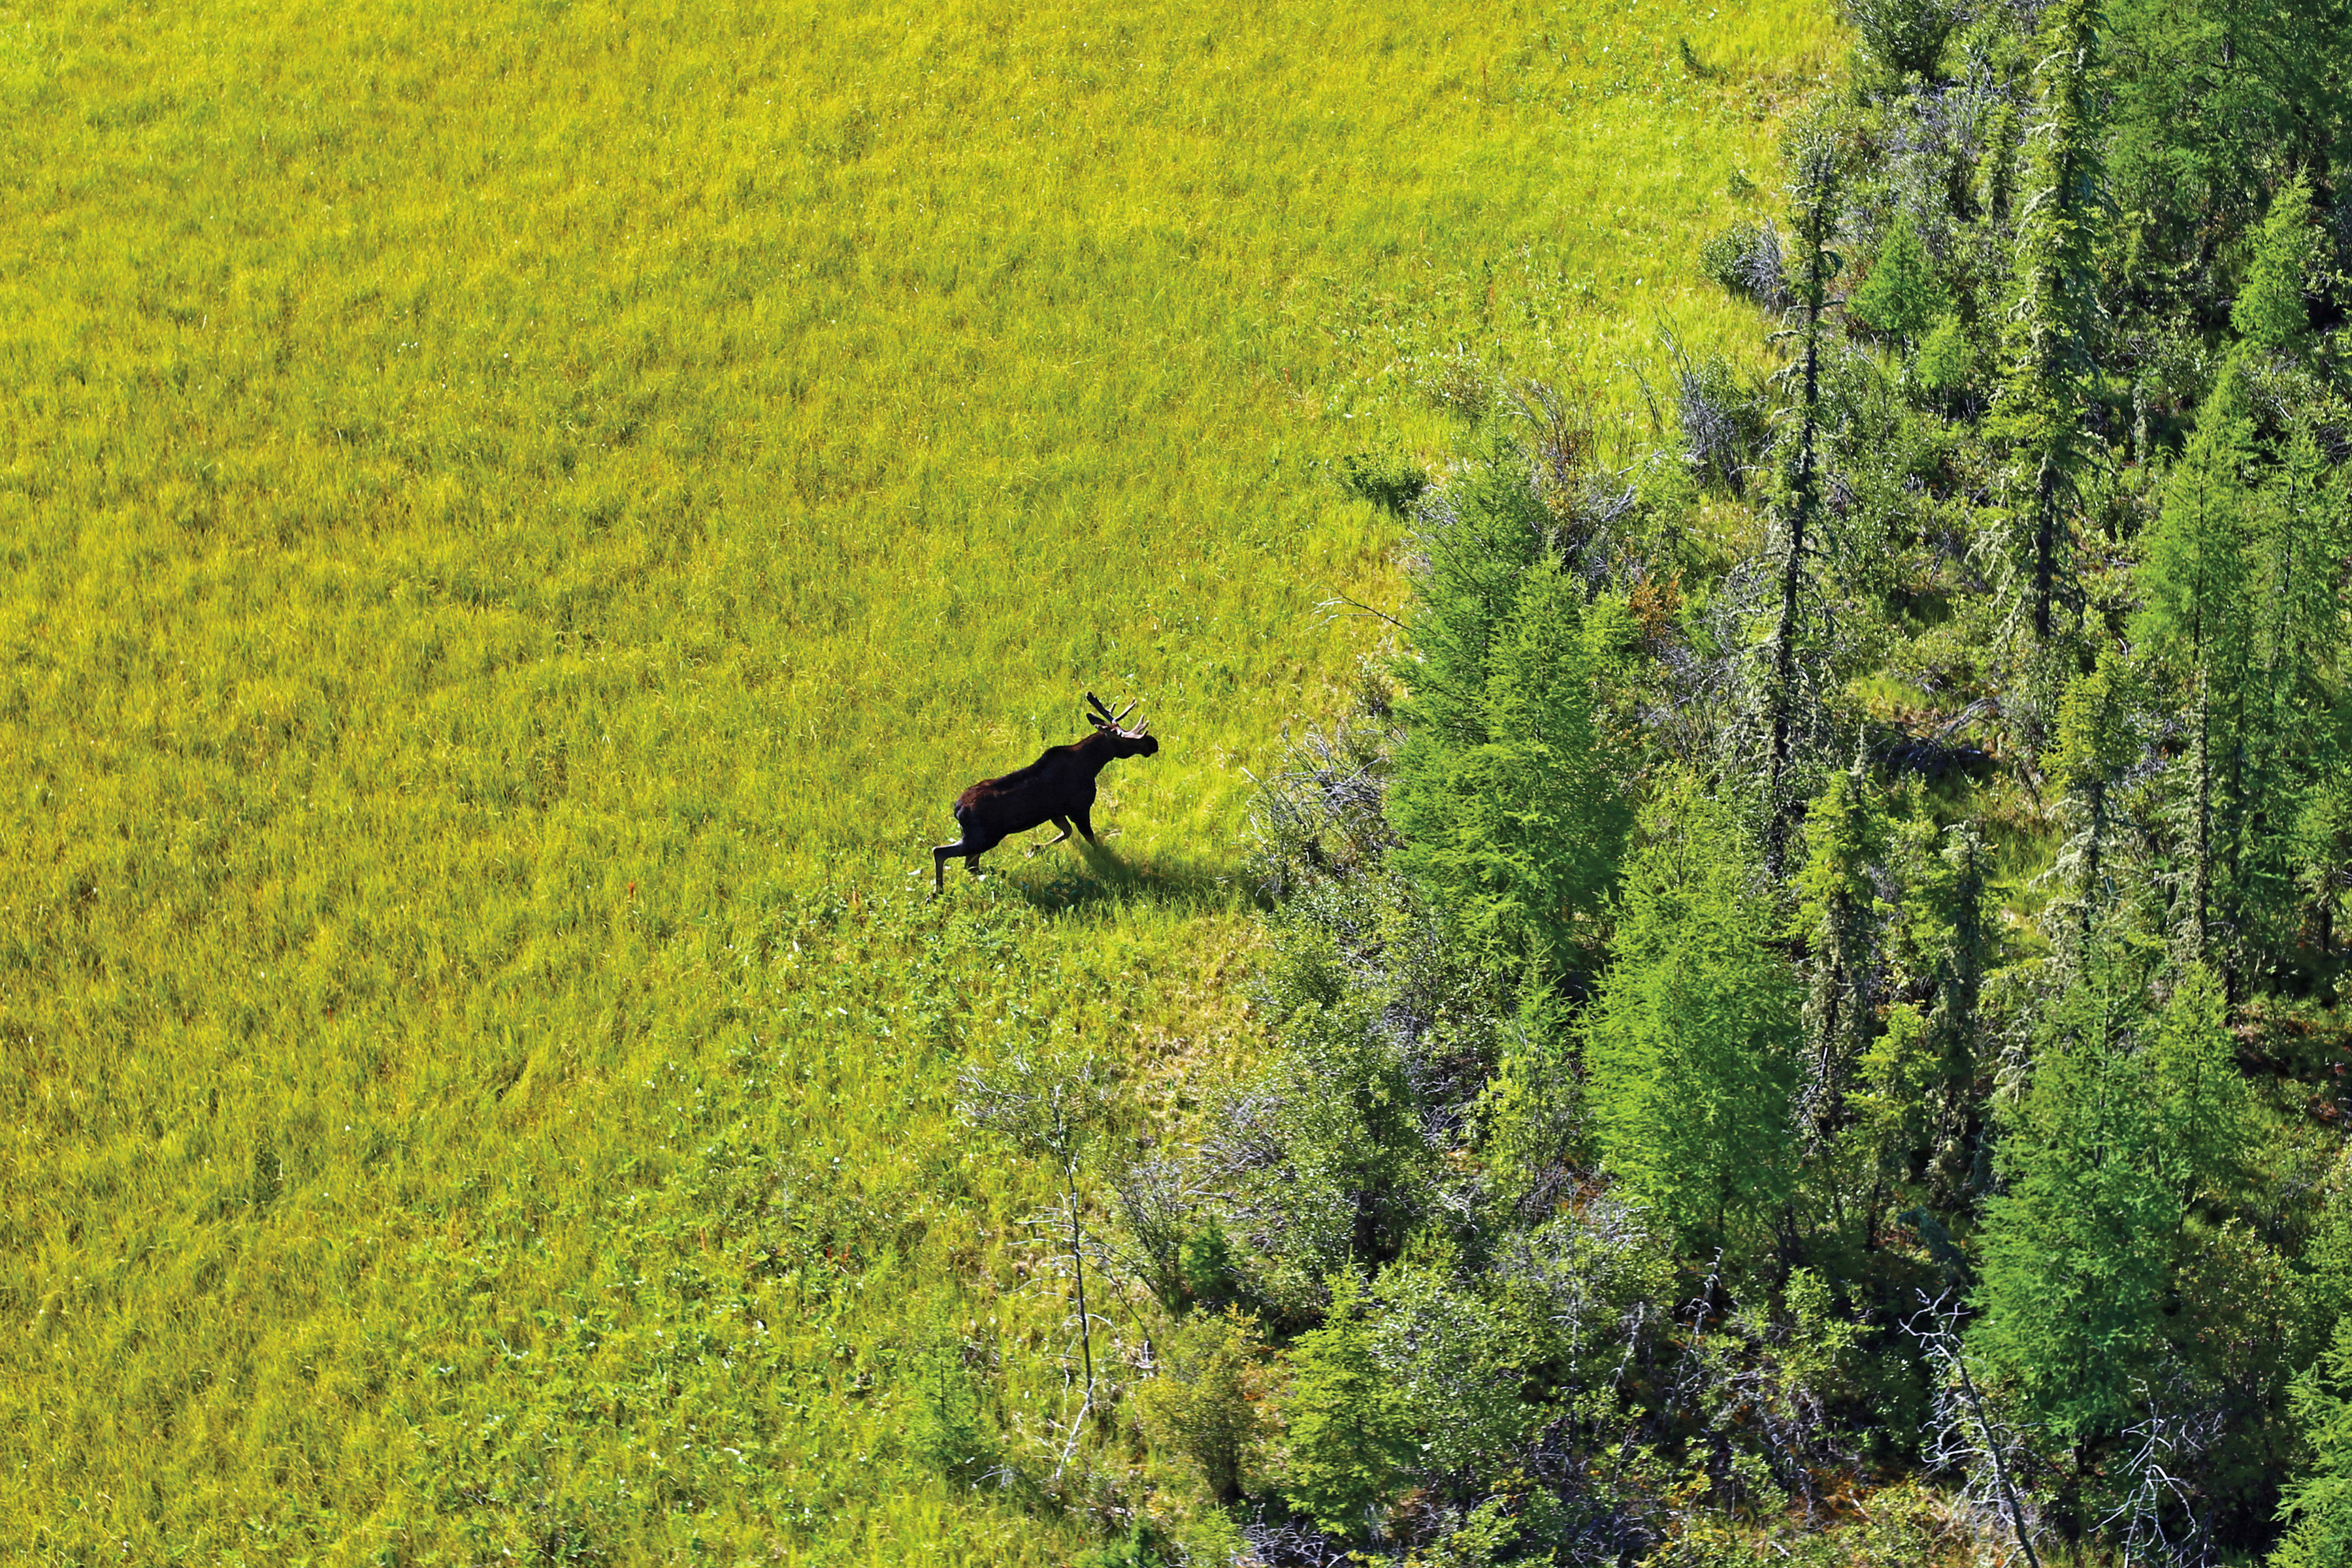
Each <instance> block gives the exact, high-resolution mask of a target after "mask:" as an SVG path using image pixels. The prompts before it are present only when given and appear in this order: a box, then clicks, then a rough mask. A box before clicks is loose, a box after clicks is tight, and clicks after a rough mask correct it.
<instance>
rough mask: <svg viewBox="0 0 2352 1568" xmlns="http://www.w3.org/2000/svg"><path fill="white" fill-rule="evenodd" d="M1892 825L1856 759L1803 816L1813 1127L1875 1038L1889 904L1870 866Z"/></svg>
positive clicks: (1816, 1130)
mask: <svg viewBox="0 0 2352 1568" xmlns="http://www.w3.org/2000/svg"><path fill="white" fill-rule="evenodd" d="M1889 833H1890V824H1889V823H1888V821H1887V818H1886V810H1885V805H1884V804H1883V803H1882V802H1881V801H1880V800H1879V798H1878V794H1877V791H1876V790H1875V789H1874V787H1873V785H1872V784H1871V782H1870V778H1869V776H1868V774H1867V773H1865V772H1864V769H1863V768H1862V767H1861V766H1860V765H1859V764H1857V765H1856V766H1854V767H1853V768H1849V769H1847V770H1845V771H1843V772H1841V773H1832V774H1831V775H1830V778H1829V782H1828V784H1826V785H1824V786H1823V788H1822V793H1821V794H1820V795H1818V796H1816V797H1815V798H1814V801H1813V805H1812V809H1811V811H1810V812H1809V813H1808V814H1807V816H1806V817H1805V860H1804V865H1803V866H1802V868H1800V870H1799V871H1798V873H1797V878H1796V893H1797V899H1798V906H1797V932H1798V934H1799V935H1800V937H1801V939H1802V940H1803V941H1804V942H1805V945H1806V948H1807V959H1806V964H1805V1004H1804V1029H1805V1050H1806V1068H1805V1091H1804V1092H1805V1101H1806V1118H1805V1119H1806V1121H1807V1124H1808V1128H1807V1130H1808V1131H1809V1132H1811V1134H1812V1135H1814V1136H1815V1137H1822V1136H1824V1135H1826V1134H1828V1133H1830V1132H1832V1131H1834V1129H1835V1128H1836V1126H1837V1125H1838V1124H1839V1122H1841V1121H1843V1105H1842V1101H1843V1096H1844V1092H1845V1082H1846V1079H1847V1076H1848V1074H1849V1073H1850V1072H1851V1071H1852V1070H1853V1065H1854V1063H1855V1061H1856V1060H1857V1059H1858V1058H1860V1057H1861V1055H1862V1053H1863V1051H1864V1049H1865V1048H1866V1047H1867V1046H1868V1044H1869V1041H1870V1037H1871V1033H1872V1027H1873V1021H1872V1018H1871V1005H1872V998H1871V991H1872V987H1873V983H1874V976H1875V973H1876V971H1877V968H1878V964H1879V943H1878V931H1879V925H1880V917H1881V914H1882V912H1883V911H1882V910H1881V908H1880V900H1879V898H1878V892H1877V884H1876V882H1875V880H1874V873H1876V872H1877V871H1878V869H1879V868H1880V867H1881V866H1882V865H1883V864H1884V862H1885V858H1886V854H1887V849H1888V837H1889Z"/></svg>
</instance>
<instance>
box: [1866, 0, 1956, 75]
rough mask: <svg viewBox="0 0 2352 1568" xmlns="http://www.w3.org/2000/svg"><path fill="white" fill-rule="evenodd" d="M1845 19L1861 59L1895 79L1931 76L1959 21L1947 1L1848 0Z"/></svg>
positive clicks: (1952, 7)
mask: <svg viewBox="0 0 2352 1568" xmlns="http://www.w3.org/2000/svg"><path fill="white" fill-rule="evenodd" d="M1846 15H1847V16H1849V17H1850V18H1851V19H1852V20H1853V25H1854V28H1855V30H1856V31H1857V32H1859V33H1860V34H1861V35H1862V52H1863V56H1864V59H1866V60H1867V61H1868V62H1869V63H1870V64H1871V65H1873V66H1874V67H1876V68H1878V69H1880V70H1884V71H1888V72H1892V73H1893V74H1894V75H1895V76H1898V77H1900V76H1903V75H1905V74H1906V73H1908V74H1914V75H1919V76H1926V75H1928V74H1929V73H1931V72H1933V71H1934V70H1935V68H1936V62H1937V58H1938V57H1939V56H1941V55H1942V53H1943V52H1944V40H1945V39H1946V38H1948V37H1950V36H1951V33H1952V28H1953V27H1954V26H1955V25H1957V24H1958V21H1959V17H1960V14H1959V12H1958V10H1957V9H1956V8H1955V7H1954V6H1953V5H1950V4H1949V3H1948V0H1848V4H1847V5H1846Z"/></svg>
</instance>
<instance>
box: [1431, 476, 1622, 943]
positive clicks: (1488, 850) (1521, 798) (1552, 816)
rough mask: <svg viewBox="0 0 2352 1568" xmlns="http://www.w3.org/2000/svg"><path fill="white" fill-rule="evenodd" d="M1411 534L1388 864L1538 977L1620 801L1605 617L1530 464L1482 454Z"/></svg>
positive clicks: (1606, 859)
mask: <svg viewBox="0 0 2352 1568" xmlns="http://www.w3.org/2000/svg"><path fill="white" fill-rule="evenodd" d="M1448 501H1449V503H1450V506H1451V511H1450V514H1438V515H1437V516H1436V517H1435V518H1434V519H1433V523H1432V526H1430V527H1429V528H1428V529H1427V530H1426V531H1425V532H1424V534H1423V540H1422V545H1423V563H1422V566H1421V569H1420V570H1419V572H1418V573H1417V574H1416V582H1415V587H1416V589H1417V590H1418V592H1417V595H1416V598H1415V608H1414V612H1413V615H1412V617H1411V620H1410V622H1409V624H1408V633H1409V637H1410V642H1411V647H1412V655H1413V656H1414V657H1413V658H1412V659H1410V660H1409V661H1407V662H1406V663H1405V664H1404V665H1403V666H1402V671H1401V673H1402V677H1403V679H1405V681H1406V682H1407V683H1408V684H1409V686H1410V688H1411V695H1410V696H1409V697H1408V699H1407V700H1406V701H1405V702H1404V703H1403V704H1402V711H1403V714H1404V717H1405V720H1406V722H1407V726H1408V729H1407V735H1406V739H1405V741H1404V743H1403V744H1402V746H1401V747H1400V748H1399V750H1398V752H1397V755H1396V761H1395V773H1394V776H1393V780H1392V783H1391V786H1390V795H1389V801H1390V811H1389V815H1390V818H1391V821H1392V822H1393V823H1394V825H1395V826H1396V827H1397V829H1398V831H1399V832H1400V833H1401V834H1402V836H1403V838H1404V841H1405V842H1404V846H1403V847H1402V849H1401V850H1400V851H1399V852H1398V854H1397V857H1396V860H1395V864H1396V866H1397V868H1399V869H1400V870H1401V871H1402V872H1403V873H1404V874H1405V875H1406V876H1407V877H1409V878H1411V879H1413V880H1415V881H1416V882H1418V883H1419V884H1421V885H1422V886H1423V887H1425V888H1427V889H1429V890H1430V891H1431V892H1432V893H1433V895H1435V897H1436V898H1437V899H1438V900H1439V901H1440V902H1441V903H1442V904H1443V905H1444V907H1445V908H1446V909H1448V910H1450V911H1451V912H1452V914H1453V915H1454V918H1455V919H1456V920H1457V921H1458V922H1459V924H1460V928H1461V929H1462V930H1463V931H1464V932H1465V934H1467V935H1468V936H1469V937H1470V938H1471V940H1472V941H1473V942H1475V943H1477V944H1478V945H1479V946H1481V947H1483V948H1486V949H1489V950H1491V951H1493V952H1496V954H1497V955H1498V956H1504V957H1507V958H1509V959H1511V960H1514V961H1516V962H1517V963H1522V964H1524V965H1526V966H1528V968H1529V970H1530V971H1531V972H1533V973H1536V974H1538V976H1541V975H1549V974H1551V973H1555V972H1557V971H1558V970H1559V969H1560V968H1561V967H1563V966H1564V965H1566V963H1568V960H1569V957H1570V950H1571V948H1572V947H1573V946H1574V944H1575V942H1576V941H1577V931H1578V926H1577V922H1578V921H1579V919H1580V917H1582V916H1585V915H1588V914H1590V913H1592V912H1594V911H1596V910H1598V908H1599V905H1600V903H1601V900H1602V898H1603V897H1604V896H1605V894H1606V891H1607V889H1608V887H1609V883H1610V880H1611V879H1612V877H1613V876H1614V874H1615V870H1616V861H1617V855H1618V851H1619V847H1620V846H1621V844H1622V840H1623V837H1624V834H1625V831H1626V828H1627V827H1628V826H1629V825H1630V822H1631V815H1632V814H1631V810H1630V807H1629V806H1628V805H1627V803H1626V799H1625V796H1624V793H1623V790H1622V786H1621V784H1620V783H1619V781H1620V779H1621V778H1622V775H1623V773H1624V772H1625V767H1624V763H1623V761H1622V759H1621V758H1620V757H1619V756H1618V755H1617V751H1616V748H1615V746H1614V745H1613V743H1612V739H1611V736H1610V733H1609V731H1608V730H1607V728H1606V726H1605V725H1604V724H1603V722H1602V721H1601V714H1600V711H1599V691H1598V684H1597V683H1598V679H1599V677H1600V675H1601V671H1602V670H1603V669H1604V668H1605V667H1606V664H1607V655H1606V647H1605V644H1606V643H1607V642H1608V641H1609V640H1610V638H1611V636H1612V634H1611V633H1610V632H1609V630H1608V629H1607V626H1606V625H1605V624H1604V625H1602V626H1596V627H1594V628H1592V630H1593V633H1594V634H1597V635H1588V630H1587V627H1586V625H1585V619H1586V617H1585V608H1584V596H1583V590H1582V587H1581V585H1580V584H1579V583H1578V582H1577V581H1576V580H1575V579H1573V578H1571V577H1570V576H1569V575H1568V574H1566V573H1565V572H1563V571H1562V570H1561V569H1560V567H1559V562H1558V561H1557V559H1556V558H1555V557H1554V556H1553V555H1552V554H1551V553H1550V541H1549V513H1547V512H1546V511H1545V510H1544V509H1543V507H1542V505H1541V503H1540V502H1539V501H1538V500H1535V499H1534V497H1533V494H1532V491H1531V490H1530V489H1529V487H1528V482H1527V474H1526V470H1525V468H1524V465H1522V464H1520V463H1519V462H1518V461H1517V459H1516V458H1515V457H1513V456H1511V455H1509V454H1507V453H1497V454H1495V455H1493V456H1492V457H1490V458H1489V459H1488V461H1487V462H1486V463H1485V464H1482V465H1481V466H1480V467H1479V468H1476V469H1475V470H1474V471H1473V472H1472V473H1471V474H1470V475H1469V476H1467V477H1466V478H1465V480H1464V481H1462V482H1461V483H1460V485H1459V487H1458V491H1457V493H1456V494H1454V495H1453V496H1451V497H1449V498H1448Z"/></svg>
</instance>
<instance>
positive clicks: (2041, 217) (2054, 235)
mask: <svg viewBox="0 0 2352 1568" xmlns="http://www.w3.org/2000/svg"><path fill="white" fill-rule="evenodd" d="M2098 26H2099V16H2098V8H2097V5H2095V0H2056V3H2055V4H2053V5H2051V6H2050V7H2049V8H2048V9H2047V10H2046V11H2044V12H2043V13H2042V42H2041V46H2040V47H2042V50H2043V51H2044V53H2043V58H2042V65H2041V68H2040V74H2041V78H2042V122H2041V124H2039V125H2038V126H2036V127H2035V129H2034V132H2033V135H2032V156H2031V163H2030V167H2029V170H2028V174H2027V182H2026V189H2027V193H2028V194H2027V198H2026V205H2025V207H2024V210H2023V212H2022V213H2021V216H2020V218H2019V222H2018V233H2017V262H2016V299H2015V301H2014V303H2013V304H2012V306H2011V312H2010V318H2009V321H2008V326H2007V330H2006V332H2005V334H2004V348H2005V351H2006V354H2007V359H2008V362H2009V368H2008V374H2007V375H2006V376H2005V378H2004V380H2003V382H2002V385H2001V389H2000V397H1999V400H1998V403H1997V406H1996V417H1995V421H1994V425H1995V431H1994V433H1995V435H1996V436H1997V437H1998V438H1999V439H2000V441H2002V442H2003V444H2005V445H2006V446H2007V447H2008V448H2009V450H2010V453H2011V475H2012V493H2013V495H2014V498H2015V499H2014V500H2012V502H2011V513H2012V515H2013V516H2014V517H2015V518H2016V520H2017V521H2018V524H2019V526H2020V530H2021V534H2022V540H2021V542H2022V545H2023V552H2024V554H2025V557H2026V560H2027V563H2028V564H2027V574H2028V578H2029V584H2028V588H2027V606H2028V610H2029V613H2030V616H2031V619H2032V626H2033V637H2034V642H2035V645H2036V647H2037V648H2046V647H2047V646H2048V645H2049V643H2050V640H2051V638H2052V637H2053V635H2055V634H2056V633H2057V631H2058V630H2059V627H2058V625H2057V621H2056V618H2055V606H2056V604H2057V599H2058V595H2059V594H2060V593H2061V591H2062V590H2063V587H2064V584H2065V582H2066V580H2067V579H2068V578H2069V577H2070V575H2071V571H2070V567H2069V562H2068V554H2069V546H2068V522H2067V517H2066V510H2067V507H2068V503H2069V498H2070V496H2071V494H2072V491H2073V487H2074V470H2075V468H2076V467H2077V465H2078V464H2079V462H2080V461H2081V453H2080V451H2079V447H2080V443H2081V425H2082V393H2081V380H2082V376H2083V374H2084V372H2085V371H2086V370H2087V368H2088V364H2089V345H2088V337H2089V331H2090V325H2091V312H2092V310H2093V303H2092V289H2091V282H2092V279H2091V260H2090V258H2091V238H2092V234H2093V218H2094V217H2095V209H2096V206H2097V203H2098V188H2099V178H2100V165H2099V153H2098V140H2097V134H2096V130H2097V128H2096V126H2095V123H2094V98H2093V95H2092V93H2091V90H2090V89H2091V79H2092V76H2093V73H2094V71H2095V69H2096V66H2097V58H2096V46H2097V38H2098Z"/></svg>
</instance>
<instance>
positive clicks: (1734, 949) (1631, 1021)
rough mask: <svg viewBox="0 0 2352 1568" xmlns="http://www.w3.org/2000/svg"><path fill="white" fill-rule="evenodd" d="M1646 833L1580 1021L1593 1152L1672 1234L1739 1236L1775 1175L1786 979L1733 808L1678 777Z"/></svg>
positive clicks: (1777, 1195)
mask: <svg viewBox="0 0 2352 1568" xmlns="http://www.w3.org/2000/svg"><path fill="white" fill-rule="evenodd" d="M1648 835H1649V842H1648V843H1647V844H1646V845H1644V846H1643V848H1642V850H1641V851H1640V852H1639V853H1638V854H1637V855H1636V856H1634V857H1633V859H1632V861H1631V862H1630V864H1629V866H1628V868H1627V872H1626V877H1625V885H1624V889H1623V892H1622V897H1621V899H1620V901H1619V904H1618V908H1617V929H1616V935H1615V940H1614V942H1613V943H1612V948H1611V957H1612V963H1611V965H1610V968H1609V972H1608V975H1607V978H1606V979H1605V980H1604V981H1603V982H1602V984H1601V993H1600V995H1599V996H1598V997H1597V998H1596V999H1595V1001H1594V1002H1593V1004H1592V1006H1591V1009H1590V1011H1589V1012H1588V1014H1587V1015H1586V1020H1585V1025H1584V1037H1585V1062H1586V1070H1587V1072H1588V1074H1589V1075H1590V1080H1591V1101H1592V1106H1593V1112H1594V1121H1595V1122H1596V1124H1597V1126H1598V1130H1599V1132H1600V1139H1601V1152H1602V1159H1603V1163H1605V1164H1606V1166H1607V1167H1608V1169H1609V1170H1610V1171H1612V1173H1615V1174H1616V1175H1617V1176H1618V1178H1619V1179H1620V1180H1622V1182H1623V1183H1624V1184H1625V1185H1626V1186H1627V1187H1628V1188H1629V1189H1631V1191H1632V1193H1633V1196H1634V1197H1635V1198H1636V1199H1637V1200H1638V1201H1640V1202H1642V1203H1644V1204H1646V1205H1649V1207H1650V1209H1651V1211H1652V1212H1653V1213H1654V1215H1656V1216H1657V1217H1658V1219H1659V1220H1660V1221H1661V1222H1662V1223H1663V1225H1664V1226H1666V1227H1669V1228H1671V1229H1672V1230H1673V1231H1674V1232H1675V1234H1676V1236H1677V1237H1679V1238H1680V1239H1681V1240H1682V1242H1683V1243H1684V1245H1685V1247H1687V1248H1689V1249H1691V1250H1693V1251H1701V1250H1705V1249H1706V1248H1709V1247H1717V1246H1734V1247H1748V1246H1753V1245H1754V1244H1756V1243H1757V1242H1758V1241H1759V1239H1760V1238H1761V1237H1763V1235H1764V1234H1765V1233H1766V1232H1767V1231H1768V1230H1769V1227H1770V1226H1771V1225H1772V1224H1773V1223H1774V1221H1775V1218H1776V1216H1777V1214H1778V1211H1779V1210H1780V1205H1782V1203H1783V1201H1784V1200H1785V1198H1786V1196H1787V1194H1788V1193H1789V1190H1790V1179H1791V1174H1792V1165H1793V1160H1794V1127H1793V1124H1792V1121H1791V1117H1790V1091H1791V1090H1792V1089H1794V1087H1795V1085H1796V1081H1797V1059H1796V1058H1797V1050H1798V1045H1799V1040H1800V1037H1801V1028H1800V1015H1801V1007H1802V999H1801V993H1800V991H1799V989H1798V986H1797V984H1796V979H1795V976H1794V975H1792V974H1791V973H1790V968H1789V964H1788V961H1787V960H1786V959H1785V958H1784V957H1782V956H1781V954H1780V952H1779V951H1778V950H1777V949H1776V946H1775V943H1774V936H1775V931H1774V929H1773V927H1774V923H1775V922H1774V921H1773V918H1772V913H1771V904H1770V900H1769V899H1766V898H1763V897H1760V896H1759V885H1758V879H1757V877H1756V867H1755V863H1754V860H1753V858H1751V857H1752V851H1751V848H1750V842H1749V840H1748V836H1747V834H1746V833H1745V832H1744V831H1743V830H1742V829H1741V827H1740V825H1739V821H1738V815H1737V814H1736V813H1735V812H1733V811H1732V810H1731V809H1730V808H1729V807H1727V806H1726V805H1723V804H1721V803H1719V802H1717V801H1714V800H1710V799H1708V798H1706V796H1705V795H1701V794H1700V793H1699V792H1698V790H1697V788H1696V786H1695V785H1693V784H1688V783H1685V784H1683V785H1681V786H1680V787H1679V788H1677V789H1676V790H1675V791H1673V792H1672V793H1671V794H1670V795H1668V797H1667V798H1666V799H1665V800H1664V802H1663V803H1662V804H1661V805H1659V806H1658V807H1657V809H1656V811H1655V813H1654V816H1652V818H1651V820H1650V823H1649V826H1648Z"/></svg>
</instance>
